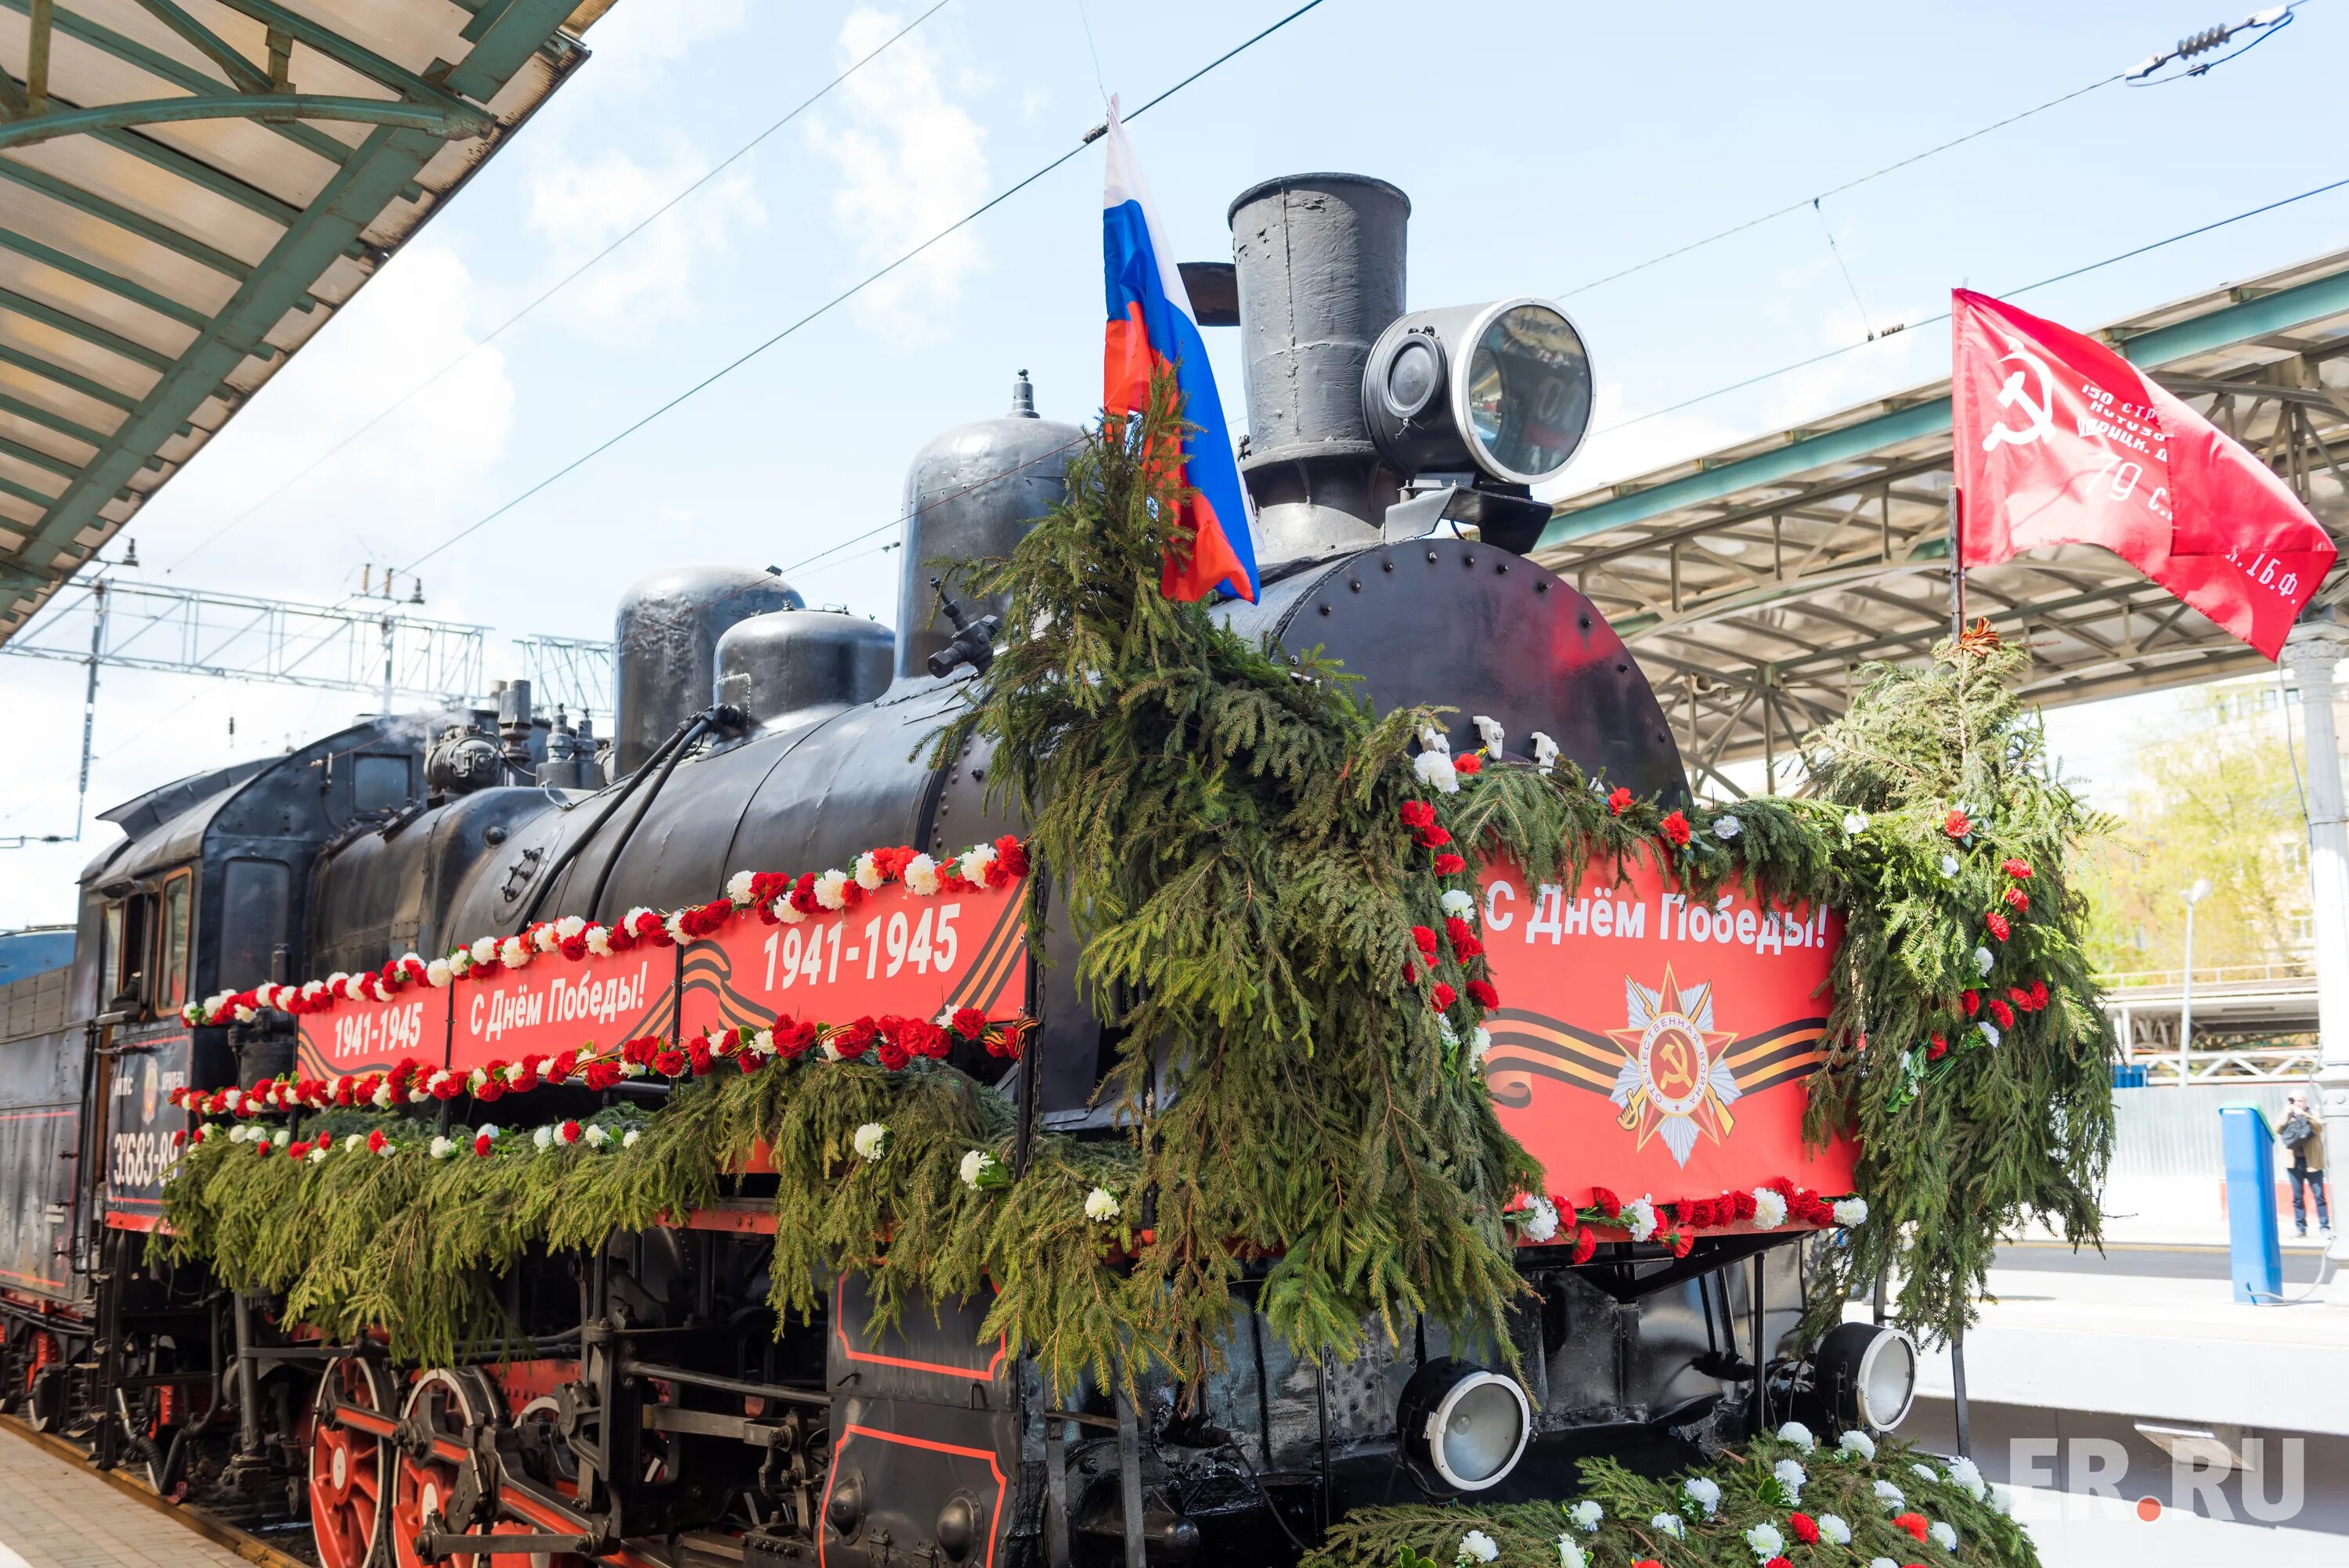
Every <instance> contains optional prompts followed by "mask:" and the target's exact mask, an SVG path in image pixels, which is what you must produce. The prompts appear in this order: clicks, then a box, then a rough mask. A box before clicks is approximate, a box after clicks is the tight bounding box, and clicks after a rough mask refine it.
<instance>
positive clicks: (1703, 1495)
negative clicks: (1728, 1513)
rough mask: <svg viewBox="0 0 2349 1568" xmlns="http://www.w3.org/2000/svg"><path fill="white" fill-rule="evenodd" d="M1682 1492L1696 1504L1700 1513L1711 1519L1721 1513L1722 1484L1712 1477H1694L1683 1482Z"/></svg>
mask: <svg viewBox="0 0 2349 1568" xmlns="http://www.w3.org/2000/svg"><path fill="white" fill-rule="evenodd" d="M1681 1491H1682V1495H1684V1496H1685V1497H1686V1498H1687V1499H1688V1500H1689V1501H1691V1502H1692V1503H1694V1504H1696V1509H1697V1511H1698V1512H1699V1513H1702V1514H1703V1515H1704V1516H1705V1517H1706V1518H1707V1519H1711V1518H1712V1517H1713V1515H1714V1514H1715V1513H1717V1512H1719V1511H1721V1483H1720V1482H1719V1481H1717V1480H1713V1478H1712V1477H1711V1476H1706V1475H1692V1476H1691V1477H1689V1478H1688V1479H1687V1480H1684V1481H1682V1482H1681Z"/></svg>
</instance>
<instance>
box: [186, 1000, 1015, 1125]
mask: <svg viewBox="0 0 2349 1568" xmlns="http://www.w3.org/2000/svg"><path fill="white" fill-rule="evenodd" d="M1034 1027H1035V1020H1034V1019H1033V1018H1030V1017H1025V1016H1021V1017H1014V1018H1003V1019H994V1020H990V1019H989V1018H988V1016H987V1015H986V1014H984V1013H982V1012H980V1011H979V1010H978V1008H976V1007H948V1008H947V1009H945V1010H944V1011H942V1012H941V1013H939V1015H938V1016H937V1017H936V1019H935V1020H932V1019H927V1018H907V1017H899V1016H895V1015H885V1016H880V1017H874V1016H870V1015H867V1016H864V1017H860V1018H857V1019H854V1020H853V1021H852V1022H849V1023H845V1024H820V1023H815V1022H812V1021H809V1020H805V1019H795V1018H793V1017H792V1016H791V1015H790V1014H788V1013H779V1014H777V1015H776V1016H775V1021H774V1022H773V1023H772V1024H771V1025H770V1026H767V1027H766V1028H762V1029H761V1028H752V1027H751V1026H749V1025H747V1024H744V1025H738V1026H734V1027H732V1028H723V1029H721V1028H710V1029H708V1030H705V1031H704V1032H702V1033H701V1034H699V1035H695V1036H691V1037H688V1038H686V1039H684V1040H681V1041H679V1040H673V1039H670V1038H668V1037H666V1036H661V1035H642V1036H639V1037H636V1038H635V1039H632V1040H626V1041H624V1042H622V1043H621V1045H620V1046H619V1047H616V1049H613V1050H609V1051H607V1050H605V1049H603V1048H602V1047H598V1046H597V1045H596V1044H595V1042H594V1041H593V1040H590V1041H588V1042H586V1043H585V1044H584V1045H582V1046H579V1047H576V1048H575V1049H573V1050H568V1051H553V1052H548V1053H545V1054H543V1055H535V1056H525V1057H522V1058H521V1059H520V1060H518V1061H512V1062H508V1061H503V1060H500V1059H495V1058H493V1059H492V1060H491V1061H489V1062H486V1063H484V1064H483V1065H481V1067H477V1068H471V1069H462V1068H443V1067H439V1066H437V1065H435V1064H433V1063H431V1062H429V1061H426V1060H423V1059H421V1058H419V1057H405V1058H403V1059H402V1060H400V1061H398V1062H395V1063H393V1064H392V1065H391V1066H390V1067H389V1068H384V1069H383V1070H381V1071H378V1072H366V1073H352V1074H347V1075H346V1074H330V1075H328V1076H327V1077H325V1078H308V1077H304V1076H302V1075H300V1074H294V1073H288V1074H285V1075H283V1076H280V1077H277V1078H263V1079H261V1080H259V1081H258V1082H256V1083H254V1084H253V1085H252V1086H251V1087H249V1088H217V1089H201V1088H174V1089H172V1090H171V1093H170V1094H169V1095H168V1096H167V1097H166V1098H167V1099H169V1100H170V1102H171V1104H172V1105H174V1106H179V1107H181V1108H182V1109H186V1110H188V1111H190V1112H191V1113H193V1114H195V1115H198V1116H235V1117H254V1116H259V1115H263V1114H264V1113H267V1112H272V1111H292V1110H326V1109H344V1110H361V1109H369V1108H372V1109H376V1110H378V1111H392V1110H398V1109H401V1108H402V1107H405V1106H429V1105H430V1104H432V1103H433V1102H434V1101H437V1100H451V1099H457V1098H458V1097H459V1096H460V1095H462V1096H470V1097H471V1099H474V1100H475V1101H476V1102H481V1103H487V1102H489V1101H492V1100H496V1099H502V1098H503V1097H504V1096H506V1095H509V1094H524V1093H527V1092H529V1091H530V1090H532V1089H534V1088H542V1087H543V1088H559V1087H561V1086H563V1085H564V1084H567V1083H569V1082H571V1081H572V1080H573V1079H574V1078H576V1079H577V1081H578V1084H579V1087H581V1088H586V1089H590V1090H595V1091H599V1092H600V1091H602V1090H604V1089H608V1088H612V1087H613V1086H614V1085H616V1084H617V1083H619V1082H621V1081H622V1080H623V1079H633V1078H653V1077H658V1078H667V1079H669V1080H670V1081H671V1082H672V1083H676V1082H679V1081H683V1080H686V1079H689V1078H702V1077H705V1076H707V1075H709V1074H710V1073H713V1072H715V1071H717V1070H718V1068H719V1067H720V1066H721V1065H723V1064H725V1063H728V1062H731V1063H733V1064H734V1065H735V1066H736V1067H738V1068H740V1069H741V1070H742V1071H743V1072H746V1073H750V1072H756V1071H758V1070H759V1069H760V1068H763V1067H765V1066H767V1065H768V1064H769V1063H771V1062H776V1061H785V1062H788V1061H796V1060H798V1059H799V1058H801V1057H810V1056H812V1057H813V1058H814V1059H817V1060H821V1061H827V1062H843V1061H855V1060H857V1059H859V1058H860V1057H864V1056H865V1055H866V1054H867V1053H868V1052H869V1053H870V1054H871V1056H872V1057H873V1059H874V1061H875V1062H877V1063H879V1064H880V1065H881V1066H882V1067H883V1068H886V1069H887V1070H889V1071H891V1072H900V1071H903V1070H904V1069H905V1068H906V1067H907V1066H908V1065H909V1064H911V1063H912V1062H913V1061H914V1060H915V1059H916V1057H926V1058H929V1059H932V1060H943V1059H944V1058H945V1057H947V1054H948V1053H949V1052H951V1051H952V1050H953V1049H954V1048H955V1047H957V1046H973V1047H980V1048H982V1049H984V1050H985V1051H986V1052H987V1054H988V1056H991V1057H1005V1058H1009V1059H1011V1060H1017V1059H1018V1058H1019V1053H1020V1049H1021V1047H1022V1045H1023V1043H1024V1042H1025V1040H1026V1037H1027V1036H1028V1033H1029V1032H1030V1030H1032V1029H1033V1028H1034Z"/></svg>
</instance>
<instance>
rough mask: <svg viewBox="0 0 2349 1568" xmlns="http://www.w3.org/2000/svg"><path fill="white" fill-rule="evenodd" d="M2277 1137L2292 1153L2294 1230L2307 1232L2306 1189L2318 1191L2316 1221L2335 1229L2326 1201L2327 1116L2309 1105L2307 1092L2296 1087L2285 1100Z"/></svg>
mask: <svg viewBox="0 0 2349 1568" xmlns="http://www.w3.org/2000/svg"><path fill="white" fill-rule="evenodd" d="M2276 1137H2277V1138H2278V1139H2279V1140H2281V1141H2282V1144H2283V1146H2284V1149H2285V1150H2286V1151H2287V1152H2288V1153H2290V1154H2291V1156H2292V1233H2293V1234H2295V1235H2302V1236H2304V1235H2306V1234H2308V1207H2307V1200H2306V1198H2305V1196H2304V1193H2305V1192H2307V1191H2313V1192H2314V1193H2315V1194H2316V1223H2317V1227H2318V1228H2319V1229H2320V1230H2322V1231H2323V1233H2325V1234H2326V1235H2328V1236H2329V1235H2331V1234H2332V1233H2333V1214H2332V1212H2331V1211H2330V1210H2329V1209H2328V1208H2327V1207H2326V1206H2325V1202H2324V1119H2323V1117H2321V1116H2319V1115H2317V1114H2316V1112H2314V1111H2313V1110H2311V1109H2309V1108H2308V1096H2306V1095H2305V1094H2302V1093H2301V1092H2299V1091H2298V1090H2294V1091H2293V1092H2292V1095H2291V1097H2290V1098H2288V1099H2285V1101H2284V1102H2283V1126H2282V1127H2281V1128H2279V1129H2277V1130H2276Z"/></svg>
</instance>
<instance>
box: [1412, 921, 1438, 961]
mask: <svg viewBox="0 0 2349 1568" xmlns="http://www.w3.org/2000/svg"><path fill="white" fill-rule="evenodd" d="M1411 940H1412V944H1413V946H1415V947H1417V948H1418V949H1419V955H1420V961H1421V962H1422V963H1424V964H1433V963H1434V962H1435V933H1433V931H1430V930H1429V929H1428V928H1427V927H1425V926H1423V925H1414V926H1413V927H1412V928H1411Z"/></svg>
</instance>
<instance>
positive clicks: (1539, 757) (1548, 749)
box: [1532, 729, 1557, 773]
mask: <svg viewBox="0 0 2349 1568" xmlns="http://www.w3.org/2000/svg"><path fill="white" fill-rule="evenodd" d="M1532 740H1533V743H1534V771H1535V772H1537V773H1547V772H1548V771H1549V770H1550V769H1553V768H1556V767H1557V741H1555V740H1552V739H1551V738H1549V737H1548V736H1547V735H1544V734H1543V733H1542V732H1541V731H1540V730H1538V729H1537V730H1535V731H1534V732H1533V736H1532Z"/></svg>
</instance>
